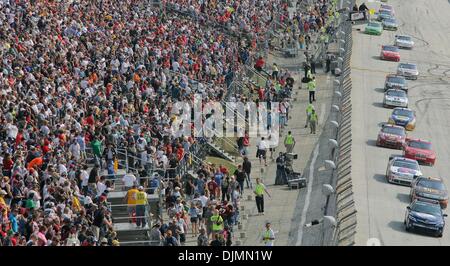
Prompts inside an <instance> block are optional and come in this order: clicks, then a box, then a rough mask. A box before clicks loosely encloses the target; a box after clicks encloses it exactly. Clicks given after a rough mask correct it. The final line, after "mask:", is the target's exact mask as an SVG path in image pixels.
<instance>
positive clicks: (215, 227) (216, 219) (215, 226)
mask: <svg viewBox="0 0 450 266" xmlns="http://www.w3.org/2000/svg"><path fill="white" fill-rule="evenodd" d="M210 219H211V223H212V232H213V234H212V237H213V238H214V237H215V235H217V234H220V233H221V232H222V231H223V228H224V226H223V218H222V216H220V214H219V210H217V209H214V212H213V215H212V216H211V218H210Z"/></svg>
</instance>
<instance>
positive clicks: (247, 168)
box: [242, 156, 253, 188]
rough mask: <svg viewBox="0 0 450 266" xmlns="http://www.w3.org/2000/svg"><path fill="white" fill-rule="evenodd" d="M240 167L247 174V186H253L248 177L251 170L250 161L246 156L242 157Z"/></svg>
mask: <svg viewBox="0 0 450 266" xmlns="http://www.w3.org/2000/svg"><path fill="white" fill-rule="evenodd" d="M242 169H243V170H244V172H245V173H246V174H247V176H246V182H247V188H253V184H252V179H251V178H250V174H251V172H252V163H251V162H250V160H249V159H248V157H247V156H245V157H244V162H243V163H242Z"/></svg>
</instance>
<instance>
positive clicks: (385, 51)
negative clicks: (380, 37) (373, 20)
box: [380, 45, 400, 62]
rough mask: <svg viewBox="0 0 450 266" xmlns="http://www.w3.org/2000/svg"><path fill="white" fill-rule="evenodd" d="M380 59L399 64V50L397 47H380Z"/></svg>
mask: <svg viewBox="0 0 450 266" xmlns="http://www.w3.org/2000/svg"><path fill="white" fill-rule="evenodd" d="M380 59H381V60H388V61H395V62H399V61H400V50H399V49H398V47H397V46H393V45H383V46H381V53H380Z"/></svg>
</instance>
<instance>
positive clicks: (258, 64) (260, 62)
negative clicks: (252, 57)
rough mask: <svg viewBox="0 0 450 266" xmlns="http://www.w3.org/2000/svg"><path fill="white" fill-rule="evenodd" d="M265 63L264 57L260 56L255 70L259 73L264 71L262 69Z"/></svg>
mask: <svg viewBox="0 0 450 266" xmlns="http://www.w3.org/2000/svg"><path fill="white" fill-rule="evenodd" d="M264 63H265V62H264V59H263V58H262V56H260V57H259V58H258V60H257V61H256V64H255V69H256V70H258V71H262V68H263V67H264Z"/></svg>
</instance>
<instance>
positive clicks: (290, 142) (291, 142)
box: [284, 131, 295, 153]
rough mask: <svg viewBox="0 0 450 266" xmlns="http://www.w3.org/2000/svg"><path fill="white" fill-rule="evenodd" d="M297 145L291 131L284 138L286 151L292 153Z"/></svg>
mask: <svg viewBox="0 0 450 266" xmlns="http://www.w3.org/2000/svg"><path fill="white" fill-rule="evenodd" d="M294 146H295V139H294V136H292V132H291V131H289V132H288V134H287V136H286V137H285V138H284V147H286V153H291V152H292V150H293V149H294Z"/></svg>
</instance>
